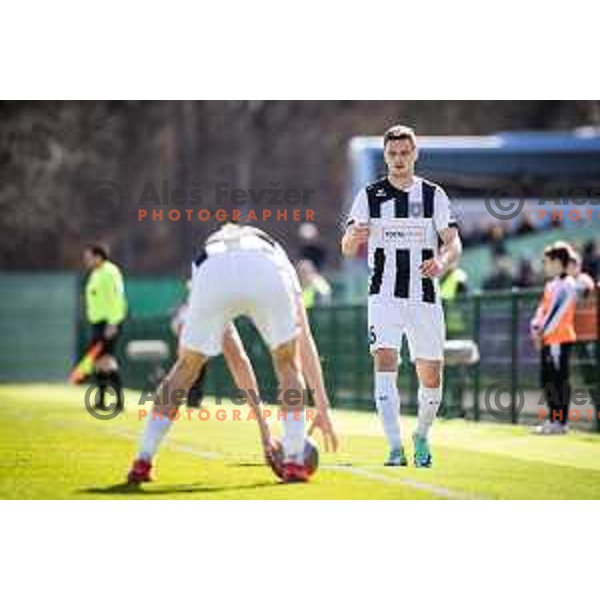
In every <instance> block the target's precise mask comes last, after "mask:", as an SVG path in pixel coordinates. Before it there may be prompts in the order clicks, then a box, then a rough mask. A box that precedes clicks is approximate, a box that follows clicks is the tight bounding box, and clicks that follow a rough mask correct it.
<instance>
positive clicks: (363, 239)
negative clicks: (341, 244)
mask: <svg viewBox="0 0 600 600" xmlns="http://www.w3.org/2000/svg"><path fill="white" fill-rule="evenodd" d="M348 236H349V238H350V240H351V241H352V243H353V244H356V245H360V244H366V243H367V242H368V241H369V226H368V225H366V224H364V223H354V224H353V225H350V227H349V229H348Z"/></svg>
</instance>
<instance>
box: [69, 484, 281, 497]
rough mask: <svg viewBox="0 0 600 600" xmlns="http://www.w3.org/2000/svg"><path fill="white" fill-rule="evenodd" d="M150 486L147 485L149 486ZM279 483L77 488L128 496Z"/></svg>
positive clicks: (240, 488)
mask: <svg viewBox="0 0 600 600" xmlns="http://www.w3.org/2000/svg"><path fill="white" fill-rule="evenodd" d="M148 485H149V487H146V486H148ZM277 485H279V482H277V481H264V482H261V483H253V484H248V485H224V486H210V485H202V484H199V483H190V484H175V485H160V484H158V485H155V484H145V485H144V486H141V485H130V484H128V483H117V484H115V485H109V486H106V487H91V488H83V489H80V490H77V493H78V494H102V495H106V496H113V495H126V496H165V495H168V494H214V493H218V492H230V491H234V490H253V489H259V488H267V487H275V486H277Z"/></svg>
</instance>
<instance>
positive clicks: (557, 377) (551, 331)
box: [531, 244, 577, 434]
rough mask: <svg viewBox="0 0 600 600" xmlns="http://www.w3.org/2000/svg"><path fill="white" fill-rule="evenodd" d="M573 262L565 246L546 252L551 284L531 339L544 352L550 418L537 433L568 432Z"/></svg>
mask: <svg viewBox="0 0 600 600" xmlns="http://www.w3.org/2000/svg"><path fill="white" fill-rule="evenodd" d="M570 259H571V253H570V252H569V249H568V248H567V247H565V245H564V244H556V245H554V246H549V247H548V248H546V250H545V251H544V272H545V274H546V276H547V277H548V278H549V281H548V282H547V283H546V286H545V288H544V293H543V296H542V299H541V301H540V304H539V306H538V309H537V311H536V313H535V316H534V318H533V319H532V321H531V337H532V340H533V343H534V344H535V346H536V348H537V349H538V350H541V380H542V388H543V391H544V396H545V399H546V403H547V404H548V411H549V419H548V420H547V421H546V422H545V423H543V424H542V425H540V426H539V427H537V428H536V429H535V430H534V432H535V433H541V434H561V433H566V432H567V420H568V414H569V403H570V400H571V385H570V382H569V356H570V352H571V347H572V344H573V343H574V342H575V340H576V336H575V304H576V301H577V288H576V284H575V280H574V279H573V277H572V276H570V275H569V274H568V268H569V262H570Z"/></svg>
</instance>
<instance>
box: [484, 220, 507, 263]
mask: <svg viewBox="0 0 600 600" xmlns="http://www.w3.org/2000/svg"><path fill="white" fill-rule="evenodd" d="M505 238H506V231H505V229H504V228H503V227H502V226H501V225H492V226H491V227H490V228H489V229H488V242H489V244H490V250H491V251H492V254H493V255H494V256H505V255H506V254H507V250H506V239H505Z"/></svg>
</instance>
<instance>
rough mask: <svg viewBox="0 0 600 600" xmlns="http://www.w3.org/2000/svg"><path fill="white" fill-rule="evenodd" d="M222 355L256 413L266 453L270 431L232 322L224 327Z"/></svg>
mask: <svg viewBox="0 0 600 600" xmlns="http://www.w3.org/2000/svg"><path fill="white" fill-rule="evenodd" d="M223 356H224V358H225V362H226V363H227V368H228V369H229V372H230V373H231V375H232V377H233V380H234V381H235V385H236V386H237V387H238V388H239V389H241V390H244V391H245V392H246V394H247V395H248V403H249V406H250V410H252V411H253V412H254V414H255V415H256V419H257V421H258V428H259V429H260V437H261V442H262V445H263V449H264V451H265V453H266V452H268V451H270V448H271V431H270V429H269V425H268V423H267V422H266V421H265V418H264V416H263V414H262V411H261V410H260V404H258V402H257V399H258V394H259V391H258V382H257V380H256V375H255V373H254V369H253V367H252V363H251V362H250V358H249V357H248V354H247V353H246V349H245V348H244V344H243V342H242V339H241V337H240V334H239V333H238V330H237V329H236V327H235V325H234V324H233V323H230V324H229V325H228V326H227V327H226V328H225V333H224V335H223Z"/></svg>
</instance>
